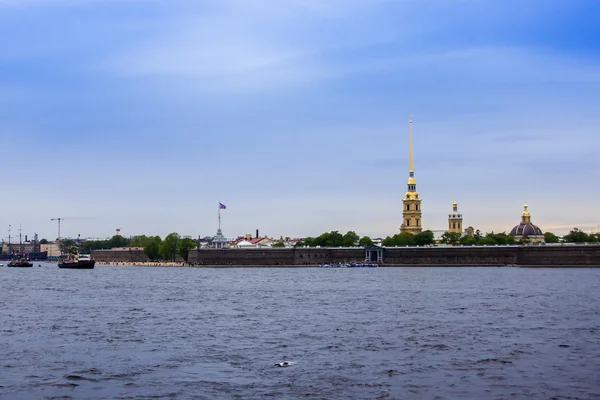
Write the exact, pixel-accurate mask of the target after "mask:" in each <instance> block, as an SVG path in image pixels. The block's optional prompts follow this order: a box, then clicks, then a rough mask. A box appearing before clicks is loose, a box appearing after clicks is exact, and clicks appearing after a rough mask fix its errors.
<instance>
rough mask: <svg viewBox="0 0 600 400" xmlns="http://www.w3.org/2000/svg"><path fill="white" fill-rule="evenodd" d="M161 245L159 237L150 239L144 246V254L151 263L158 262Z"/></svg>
mask: <svg viewBox="0 0 600 400" xmlns="http://www.w3.org/2000/svg"><path fill="white" fill-rule="evenodd" d="M161 243H162V239H161V238H160V236H154V237H150V238H149V239H148V241H147V242H146V244H145V246H144V254H146V256H147V257H148V258H149V259H150V260H152V261H157V260H159V259H160V248H161Z"/></svg>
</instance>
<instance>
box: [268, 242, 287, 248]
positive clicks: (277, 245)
mask: <svg viewBox="0 0 600 400" xmlns="http://www.w3.org/2000/svg"><path fill="white" fill-rule="evenodd" d="M271 247H275V248H281V247H285V243H283V242H277V243H274V244H273V246H271Z"/></svg>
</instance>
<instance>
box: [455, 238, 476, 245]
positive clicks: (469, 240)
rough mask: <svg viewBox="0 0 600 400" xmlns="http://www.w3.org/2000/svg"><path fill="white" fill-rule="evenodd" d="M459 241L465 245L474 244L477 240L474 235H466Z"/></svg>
mask: <svg viewBox="0 0 600 400" xmlns="http://www.w3.org/2000/svg"><path fill="white" fill-rule="evenodd" d="M459 243H460V244H461V245H463V246H473V245H474V244H475V243H476V241H475V238H474V237H473V236H468V235H465V236H463V237H461V238H460V240H459Z"/></svg>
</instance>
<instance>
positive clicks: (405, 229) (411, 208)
mask: <svg viewBox="0 0 600 400" xmlns="http://www.w3.org/2000/svg"><path fill="white" fill-rule="evenodd" d="M409 135H410V139H409V140H410V141H409V152H410V153H409V166H408V191H407V192H406V194H405V195H404V199H403V200H402V206H403V209H402V225H401V226H400V233H419V232H421V230H422V228H421V198H420V197H419V193H418V192H417V180H416V179H415V168H414V165H413V148H412V116H411V117H410V134H409Z"/></svg>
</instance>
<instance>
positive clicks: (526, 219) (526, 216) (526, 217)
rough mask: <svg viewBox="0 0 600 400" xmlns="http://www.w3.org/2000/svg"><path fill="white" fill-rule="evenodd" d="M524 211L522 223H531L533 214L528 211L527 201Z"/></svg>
mask: <svg viewBox="0 0 600 400" xmlns="http://www.w3.org/2000/svg"><path fill="white" fill-rule="evenodd" d="M523 208H524V211H523V214H521V216H522V217H521V223H523V224H529V223H531V215H530V214H529V211H527V203H525V205H524V206H523Z"/></svg>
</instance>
